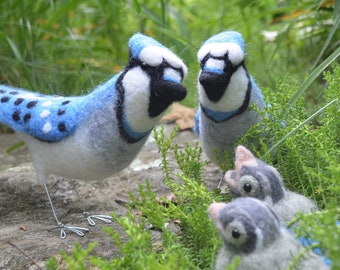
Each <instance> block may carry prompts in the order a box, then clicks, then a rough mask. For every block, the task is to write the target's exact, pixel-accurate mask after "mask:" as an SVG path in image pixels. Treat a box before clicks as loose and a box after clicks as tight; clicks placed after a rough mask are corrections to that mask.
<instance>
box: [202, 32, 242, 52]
mask: <svg viewBox="0 0 340 270" xmlns="http://www.w3.org/2000/svg"><path fill="white" fill-rule="evenodd" d="M227 42H230V43H237V44H238V45H239V46H240V47H241V49H242V50H243V51H244V52H245V47H244V41H243V37H242V35H241V34H240V33H239V32H236V31H224V32H221V33H219V34H217V35H214V36H212V37H210V38H209V39H207V40H206V41H205V42H204V43H203V44H202V46H203V45H205V44H209V43H227Z"/></svg>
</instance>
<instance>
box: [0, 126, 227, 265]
mask: <svg viewBox="0 0 340 270" xmlns="http://www.w3.org/2000/svg"><path fill="white" fill-rule="evenodd" d="M172 129H173V125H166V132H167V133H169V132H170V131H171V130H172ZM195 141H197V138H196V136H195V134H194V133H193V132H192V131H189V130H187V131H181V132H179V133H178V134H177V136H176V138H175V141H174V142H175V143H176V144H178V145H179V146H180V147H183V146H184V144H185V143H186V142H189V143H190V144H193V143H195ZM17 142H19V139H18V138H17V136H16V135H15V134H5V135H0V269H11V270H12V269H32V270H33V269H45V262H46V260H47V259H48V258H50V257H53V256H54V257H57V258H60V255H59V254H60V251H61V250H65V251H70V250H72V249H73V247H74V244H75V242H79V243H80V245H81V246H82V247H83V248H85V247H87V246H88V243H90V242H93V241H96V242H98V247H97V248H96V249H95V250H96V253H98V254H100V255H101V256H104V257H105V258H112V257H114V256H115V254H116V251H117V250H116V249H115V247H114V245H113V241H112V240H111V239H110V238H109V237H108V235H107V234H106V233H105V232H103V231H102V226H103V225H104V224H103V223H97V225H96V226H94V227H90V226H89V225H88V224H87V221H86V220H85V219H83V218H80V214H81V213H82V209H83V207H85V208H86V209H87V210H89V211H90V212H91V213H92V214H110V213H112V212H115V213H117V214H118V215H124V214H125V213H126V211H127V209H126V207H125V206H124V203H122V202H127V201H129V198H128V191H131V192H132V193H133V194H135V195H138V192H137V191H138V183H145V180H146V179H149V180H150V183H151V185H152V188H153V191H154V192H155V193H156V194H157V195H159V196H163V195H168V194H170V191H169V189H168V188H167V187H166V186H165V185H164V184H163V183H162V180H163V173H162V171H161V168H160V161H161V159H160V158H161V157H160V154H159V153H158V149H157V146H156V143H155V142H154V139H153V138H152V136H150V138H149V139H148V141H147V143H146V144H145V145H144V147H143V149H142V151H141V152H140V153H139V155H138V156H137V158H136V159H135V160H134V161H133V162H132V164H131V165H130V166H129V167H128V168H126V169H125V170H124V171H122V172H120V173H119V174H116V175H114V176H112V177H110V178H107V179H104V180H102V181H93V182H84V181H80V180H70V179H64V178H60V177H57V176H51V178H50V181H49V184H48V188H49V191H50V194H51V198H52V201H53V203H54V206H55V208H56V211H57V215H58V217H59V219H60V221H62V222H63V223H66V224H69V225H74V226H81V227H89V228H90V231H89V232H88V233H86V235H85V236H84V237H79V236H77V235H75V234H72V233H69V234H68V236H67V238H66V239H64V240H62V239H60V236H59V231H57V230H56V231H48V229H49V228H51V227H53V226H54V225H55V224H56V223H55V220H54V218H53V215H52V212H51V210H50V207H49V203H48V200H47V196H46V193H45V190H44V188H43V186H41V185H40V184H38V183H37V181H36V179H35V172H34V168H33V166H32V163H31V159H30V155H29V153H28V151H27V149H26V147H25V146H23V147H20V148H18V149H16V150H15V151H13V152H11V153H10V154H6V152H5V151H6V149H8V147H10V146H11V145H13V144H15V143H17ZM220 176H221V171H220V170H219V169H218V168H216V167H214V166H213V165H211V166H207V168H206V170H205V177H206V179H207V184H208V186H209V187H210V188H214V187H216V186H217V184H218V181H219V178H220ZM73 185H75V186H76V189H77V192H78V194H79V196H80V198H81V199H80V200H79V199H78V197H77V196H76V193H75V192H74V190H73V188H72V186H73ZM106 226H112V227H113V228H114V230H115V231H121V228H120V227H119V226H118V224H115V223H114V222H113V223H112V224H110V225H106Z"/></svg>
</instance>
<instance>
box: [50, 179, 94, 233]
mask: <svg viewBox="0 0 340 270" xmlns="http://www.w3.org/2000/svg"><path fill="white" fill-rule="evenodd" d="M44 187H45V191H46V194H47V197H48V201H49V202H50V206H51V210H52V213H53V216H54V219H55V221H56V222H57V224H58V225H57V226H56V227H53V228H51V229H49V230H48V231H52V230H58V229H59V230H60V238H61V239H65V238H66V237H67V233H66V232H73V233H75V234H77V235H79V236H84V235H85V232H88V231H89V229H88V228H82V227H73V226H65V225H64V224H63V223H62V222H60V221H59V219H58V217H57V214H56V212H55V210H54V206H53V203H52V200H51V196H50V193H49V192H48V189H47V186H46V184H44Z"/></svg>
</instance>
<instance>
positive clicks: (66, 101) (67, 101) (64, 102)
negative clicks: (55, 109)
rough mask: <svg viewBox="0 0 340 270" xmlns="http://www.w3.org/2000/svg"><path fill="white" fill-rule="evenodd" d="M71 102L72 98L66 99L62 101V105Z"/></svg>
mask: <svg viewBox="0 0 340 270" xmlns="http://www.w3.org/2000/svg"><path fill="white" fill-rule="evenodd" d="M70 102H71V100H65V101H63V102H62V103H61V105H67V104H69V103H70Z"/></svg>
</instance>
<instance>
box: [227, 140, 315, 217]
mask: <svg viewBox="0 0 340 270" xmlns="http://www.w3.org/2000/svg"><path fill="white" fill-rule="evenodd" d="M224 179H225V181H226V182H227V184H228V186H229V188H230V191H231V194H232V195H233V197H234V198H238V197H253V198H257V199H259V200H263V201H266V202H267V203H268V204H269V205H271V206H272V207H273V209H274V211H275V213H276V214H277V215H278V217H279V219H280V221H281V222H283V223H284V224H286V223H288V222H289V221H291V220H292V219H294V218H295V216H296V214H297V213H310V212H313V211H317V210H318V207H317V206H316V204H315V203H314V202H313V201H312V200H311V199H309V198H307V197H305V196H303V195H301V194H298V193H296V192H293V191H289V190H287V189H285V186H284V183H283V180H282V177H281V175H280V173H279V172H278V171H277V170H276V169H275V168H274V167H273V166H270V165H269V164H267V163H265V162H263V161H262V160H260V159H257V158H256V157H255V156H254V155H253V154H252V153H251V152H250V151H249V150H248V149H247V148H246V147H244V146H242V145H239V146H238V147H237V148H236V154H235V169H234V170H229V171H227V172H226V174H225V176H224Z"/></svg>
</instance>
